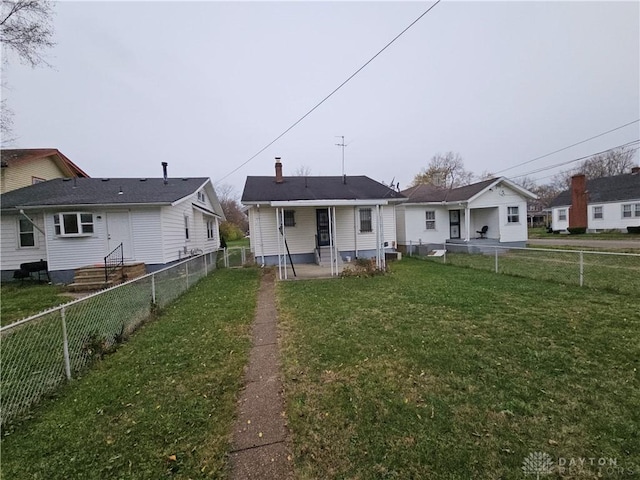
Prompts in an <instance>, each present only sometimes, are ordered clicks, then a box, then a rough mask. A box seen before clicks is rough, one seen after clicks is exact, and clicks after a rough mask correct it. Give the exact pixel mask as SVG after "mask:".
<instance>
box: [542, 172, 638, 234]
mask: <svg viewBox="0 0 640 480" xmlns="http://www.w3.org/2000/svg"><path fill="white" fill-rule="evenodd" d="M551 210H552V227H551V228H552V229H553V230H554V231H564V230H566V229H567V228H569V227H586V228H587V231H589V232H598V231H602V230H620V231H624V232H626V231H627V230H626V229H627V227H629V226H639V225H640V167H633V168H632V169H631V173H626V174H623V175H615V176H612V177H601V178H594V179H593V180H587V179H586V178H585V176H584V175H574V176H573V177H572V178H571V188H570V189H568V190H565V191H564V192H562V193H560V194H559V195H558V196H557V197H556V198H555V199H554V200H553V202H551Z"/></svg>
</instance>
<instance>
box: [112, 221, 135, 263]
mask: <svg viewBox="0 0 640 480" xmlns="http://www.w3.org/2000/svg"><path fill="white" fill-rule="evenodd" d="M106 217H107V252H106V253H110V252H112V251H113V249H114V248H116V247H117V246H118V245H120V244H121V243H122V254H123V256H124V259H125V260H133V245H132V242H131V223H130V221H129V212H128V211H127V210H118V211H115V212H107V214H106Z"/></svg>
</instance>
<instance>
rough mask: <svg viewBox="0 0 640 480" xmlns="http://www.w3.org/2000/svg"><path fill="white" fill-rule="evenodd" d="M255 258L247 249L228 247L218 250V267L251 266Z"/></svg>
mask: <svg viewBox="0 0 640 480" xmlns="http://www.w3.org/2000/svg"><path fill="white" fill-rule="evenodd" d="M254 263H255V258H254V256H253V253H251V249H250V248H249V247H228V248H223V249H222V250H220V255H219V256H218V267H220V268H237V267H244V266H245V265H253V264H254Z"/></svg>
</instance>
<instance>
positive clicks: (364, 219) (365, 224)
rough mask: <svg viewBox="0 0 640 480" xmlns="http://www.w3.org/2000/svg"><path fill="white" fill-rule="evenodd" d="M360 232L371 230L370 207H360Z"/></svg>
mask: <svg viewBox="0 0 640 480" xmlns="http://www.w3.org/2000/svg"><path fill="white" fill-rule="evenodd" d="M360 232H361V233H365V232H373V225H372V222H371V209H370V208H361V209H360Z"/></svg>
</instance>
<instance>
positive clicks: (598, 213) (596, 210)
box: [593, 207, 602, 220]
mask: <svg viewBox="0 0 640 480" xmlns="http://www.w3.org/2000/svg"><path fill="white" fill-rule="evenodd" d="M593 219H594V220H601V219H602V207H593Z"/></svg>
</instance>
